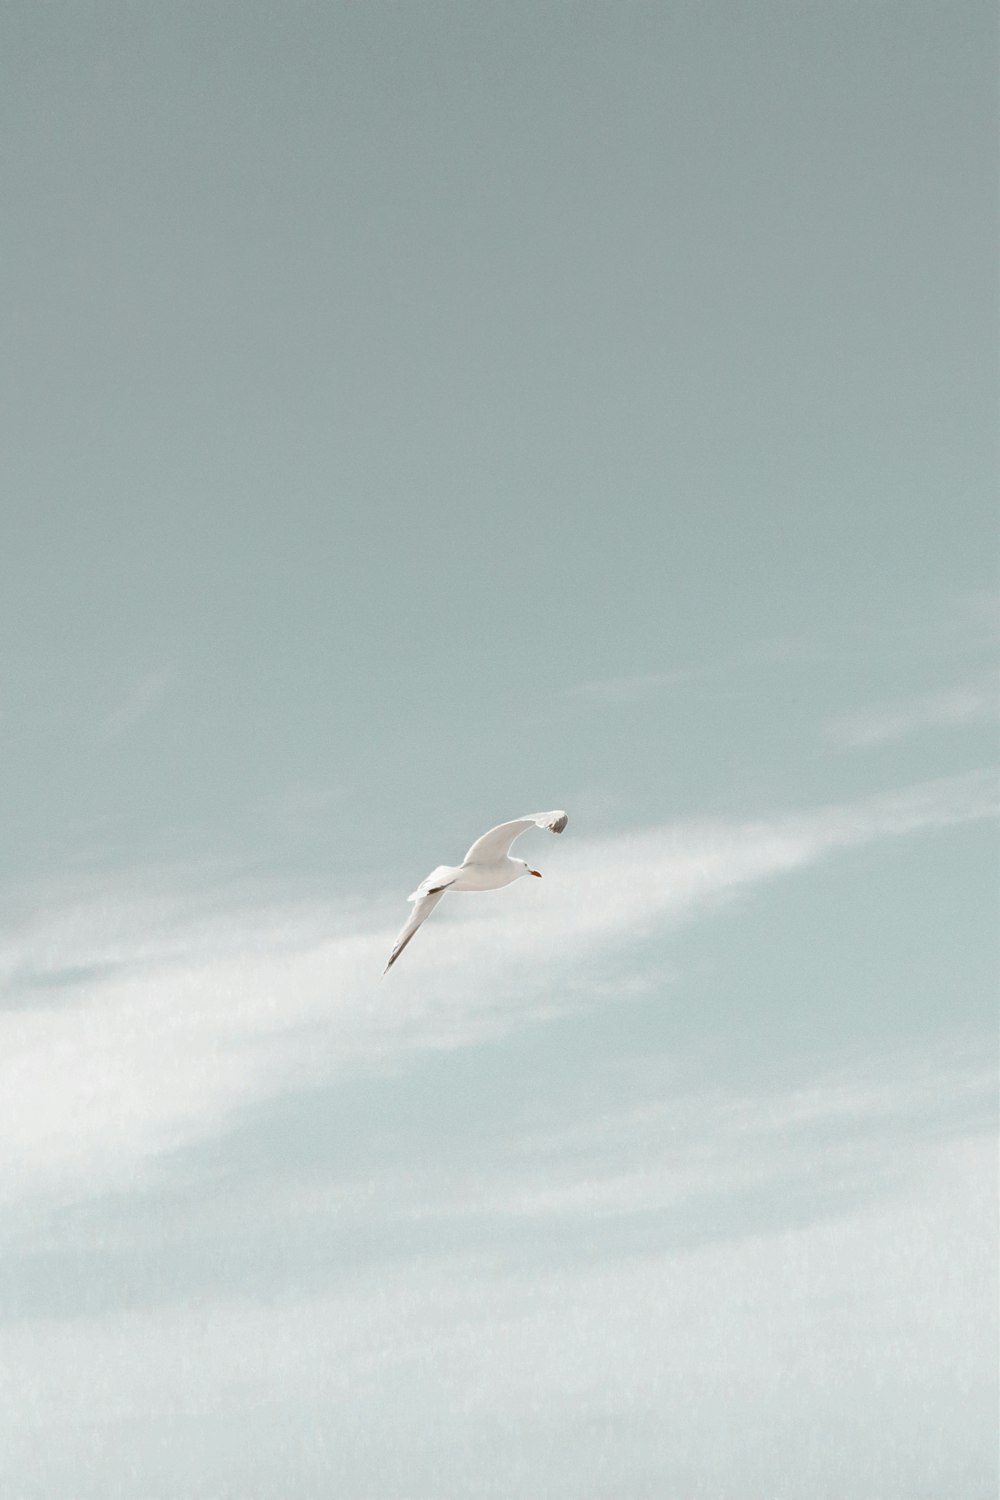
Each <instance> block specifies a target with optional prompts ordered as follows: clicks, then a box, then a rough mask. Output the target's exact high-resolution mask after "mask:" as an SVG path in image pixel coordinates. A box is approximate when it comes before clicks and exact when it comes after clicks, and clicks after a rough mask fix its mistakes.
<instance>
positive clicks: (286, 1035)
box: [0, 774, 996, 1206]
mask: <svg viewBox="0 0 1000 1500" xmlns="http://www.w3.org/2000/svg"><path fill="white" fill-rule="evenodd" d="M995 811H996V789H995V786H994V782H993V779H992V778H991V777H989V776H987V775H985V774H983V775H978V774H974V775H969V776H965V777H958V778H953V779H948V780H943V781H939V782H931V783H926V784H923V785H920V786H917V787H913V788H910V789H907V790H905V791H901V792H893V793H888V794H885V795H882V796H879V797H874V798H869V799H865V800H862V801H859V802H854V803H847V804H843V805H833V806H827V807H820V808H815V809H811V810H808V811H804V812H797V813H790V814H787V815H783V816H778V817H774V818H772V819H769V820H760V821H754V822H748V823H743V824H736V825H733V824H722V823H720V824H716V825H712V824H704V823H698V824H687V825H685V824H681V825H674V826H666V827H661V828H656V829H652V830H647V831H645V832H641V833H636V834H631V835H623V836H620V837H616V838H608V839H603V840H583V839H576V840H575V841H574V839H573V837H572V827H571V830H570V833H569V834H568V835H567V836H566V837H565V838H564V839H562V840H560V841H559V842H558V843H556V842H555V841H553V842H552V843H551V844H550V846H549V847H548V848H547V849H546V851H545V852H546V854H547V855H548V857H549V861H550V863H549V865H548V866H547V868H548V869H550V870H551V872H552V876H553V877H555V878H551V879H549V880H546V881H543V882H541V883H540V885H539V884H538V883H536V882H531V883H530V884H531V887H532V889H531V890H530V891H529V890H527V889H526V888H525V886H524V885H517V886H514V887H512V888H511V889H510V890H509V891H508V892H504V893H502V895H501V896H500V897H498V898H497V899H496V900H494V901H489V902H487V901H483V902H478V903H469V905H467V906H463V905H462V903H461V900H460V898H456V900H455V903H454V905H453V907H452V909H451V911H450V913H449V914H448V915H449V916H450V920H448V919H447V918H445V919H442V915H441V914H439V915H438V916H436V917H435V919H434V926H433V929H432V928H431V927H428V929H427V930H426V931H425V932H422V933H421V935H420V939H419V940H418V942H415V943H414V944H413V946H412V948H411V949H410V950H408V951H407V954H406V965H405V967H404V966H403V964H402V963H401V964H400V965H399V966H397V968H396V969H394V970H393V971H392V973H391V974H390V975H389V976H388V978H387V979H386V980H385V981H384V982H380V981H379V979H378V978H377V976H378V975H379V973H380V971H381V967H382V963H383V961H384V957H385V952H386V948H387V945H388V943H389V942H390V941H391V937H392V935H393V933H394V932H395V929H396V926H397V925H398V920H399V915H400V909H399V904H398V903H396V902H391V903H390V902H386V903H373V904H371V905H369V906H364V905H359V904H358V903H356V902H353V901H349V900H344V901H342V902H341V903H340V904H339V905H336V904H334V903H331V902H317V901H301V902H296V903H292V904H289V903H288V902H287V901H283V900H282V899H281V898H280V896H272V897H271V898H270V899H267V898H266V897H264V896H262V895H258V896H257V897H255V898H252V899H251V898H248V897H247V896H246V895H245V894H240V893H238V892H233V891H229V892H226V891H225V890H223V891H217V892H216V893H215V894H214V897H212V896H211V893H210V892H209V891H208V890H207V889H206V888H205V887H204V886H202V887H200V888H199V887H198V886H194V887H193V888H192V889H190V890H188V889H185V886H184V884H183V883H180V882H179V883H178V885H177V886H176V888H175V889H173V890H167V891H162V890H161V891H160V892H157V891H156V890H155V889H154V888H151V889H149V890H147V891H146V892H145V893H144V892H143V891H142V890H141V889H139V888H138V887H136V888H133V889H132V890H131V891H129V890H125V889H123V890H119V891H116V892H113V893H112V892H108V891H106V890H104V889H102V890H101V891H100V892H97V893H94V894H86V895H80V896H79V897H77V898H76V899H75V900H63V901H62V903H60V904H56V903H52V902H50V903H49V904H48V906H47V908H46V909H45V910H44V912H43V914H42V915H40V916H36V917H33V918H31V919H30V920H29V919H23V920H22V921H21V922H20V924H18V923H17V921H16V920H15V919H14V918H12V919H11V922H10V926H9V929H8V938H7V945H6V951H5V953H4V954H3V955H2V959H3V968H4V970H5V971H6V977H7V988H8V991H9V992H10V993H11V995H12V997H13V999H14V1001H15V1002H16V1003H15V1004H14V1006H13V1008H8V1009H7V1010H5V1011H3V1012H2V1013H0V1137H2V1138H3V1140H4V1142H5V1151H4V1153H3V1156H2V1158H0V1194H2V1196H3V1198H4V1200H5V1201H6V1202H7V1203H8V1205H10V1206H13V1205H14V1204H15V1203H17V1202H19V1201H20V1202H25V1203H27V1202H31V1201H34V1200H37V1199H40V1200H41V1201H49V1202H59V1201H72V1200H74V1199H79V1198H86V1197H87V1196H89V1195H91V1194H94V1193H99V1192H101V1191H104V1190H107V1189H109V1188H112V1187H114V1186H116V1185H120V1184H121V1183H123V1182H129V1181H132V1180H133V1179H134V1178H135V1175H136V1174H142V1173H148V1172H149V1171H151V1170H155V1164H156V1161H157V1159H158V1158H159V1157H161V1156H162V1155H164V1154H165V1153H169V1152H171V1151H174V1150H176V1149H177V1148H179V1147H181V1146H184V1145H186V1144H190V1143H192V1142H195V1141H197V1140H200V1139H203V1138H205V1137H206V1136H211V1135H212V1134H213V1133H215V1132H218V1131H219V1130H221V1129H223V1128H225V1126H226V1124H227V1122H228V1121H230V1120H231V1119H232V1118H233V1116H234V1114H235V1113H236V1112H237V1111H239V1110H240V1109H243V1108H246V1107H247V1106H249V1105H250V1104H252V1103H254V1102H259V1101H261V1100H264V1099H266V1098H268V1097H271V1096H274V1095H277V1094H279V1093H281V1092H282V1091H283V1090H285V1089H288V1088H295V1087H307V1086H309V1085H310V1084H311V1083H313V1082H316V1081H322V1080H326V1079H330V1078H336V1077H343V1076H347V1075H350V1074H355V1075H356V1074H357V1073H358V1072H364V1071H370V1070H384V1069H393V1068H398V1067H400V1066H402V1065H403V1064H404V1062H405V1059H406V1057H407V1055H408V1054H409V1053H411V1052H413V1051H414V1050H426V1049H435V1048H438V1049H441V1048H444V1049H447V1048H456V1047H461V1046H465V1045H469V1044H472V1043H475V1042H476V1041H479V1040H482V1039H483V1038H485V1037H489V1036H496V1035H500V1034H502V1033H503V1032H505V1031H508V1030H510V1029H512V1028H517V1027H519V1026H523V1025H525V1024H526V1023H528V1022H529V1021H531V1020H532V1019H533V1018H535V1017H538V1016H541V1015H552V1014H553V1013H559V1012H560V1011H569V1010H573V1009H576V1008H577V1007H580V1006H589V1005H593V1004H600V1003H602V997H601V994H600V991H599V990H595V989H594V988H593V986H592V985H591V983H590V977H589V973H588V970H587V965H588V961H589V960H592V959H593V958H594V957H596V956H599V955H601V954H602V953H604V952H606V951H609V950H612V949H616V948H620V947H621V946H623V945H625V944H633V943H637V942H639V941H640V940H642V939H650V938H655V939H656V943H657V945H656V952H655V957H654V958H653V960H652V961H653V962H654V963H659V962H661V961H662V957H663V949H664V945H665V944H666V943H667V942H668V940H669V936H670V933H671V931H672V930H673V929H674V928H675V927H676V926H677V925H678V924H680V923H683V922H688V921H691V920H693V919H694V918H696V917H697V916H699V915H700V914H702V913H704V912H706V911H708V910H710V909H711V907H712V906H713V904H715V903H717V902H718V901H720V900H723V899H726V898H728V897H731V896H732V895H734V894H735V893H737V892H739V891H740V890H743V889H748V888H751V887H752V886H754V885H755V884H757V883H759V882H761V881H764V880H768V879H770V878H772V877H773V876H775V875H778V874H781V873H783V872H788V871H791V870H794V869H796V868H802V867H805V866H807V865H810V864H813V863H814V862H816V861H817V860H820V859H823V858H825V857H826V856H828V855H829V854H832V853H834V852H836V851H838V850H843V849H849V848H851V847H859V846H861V845H864V844H868V843H871V842H873V841H876V840H879V839H883V838H888V837H894V836H897V835H904V834H909V833H916V832H918V831H921V830H929V829H933V828H940V827H946V826H948V825H950V824H954V823H958V822H963V821H968V820H970V819H978V818H984V817H991V816H994V815H995ZM539 858H540V859H541V856H540V855H539ZM505 898H506V899H505ZM213 902H214V909H213ZM650 961H651V960H650V956H649V953H648V951H647V952H645V953H640V956H639V957H638V959H637V962H638V963H640V964H647V965H648V963H649V962H650ZM484 974H486V975H488V976H489V978H488V980H487V982H485V983H484V982H483V976H484Z"/></svg>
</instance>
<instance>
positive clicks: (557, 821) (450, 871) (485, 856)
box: [382, 812, 567, 974]
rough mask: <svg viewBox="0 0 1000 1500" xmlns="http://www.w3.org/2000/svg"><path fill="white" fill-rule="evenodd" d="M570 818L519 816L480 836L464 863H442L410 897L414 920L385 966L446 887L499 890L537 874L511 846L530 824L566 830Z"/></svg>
mask: <svg viewBox="0 0 1000 1500" xmlns="http://www.w3.org/2000/svg"><path fill="white" fill-rule="evenodd" d="M566 823H567V818H566V814H565V813H564V812H544V813H529V815H528V816H527V817H526V818H515V819H514V820H513V822H511V823H498V824H497V826H496V828H491V829H490V831H489V833H484V834H483V836H482V838H481V839H476V842H475V843H474V844H473V845H472V848H471V849H470V850H469V852H468V854H467V855H466V856H465V858H464V859H463V861H462V863H461V864H460V865H438V867H437V869H436V870H432V871H431V873H430V874H429V875H428V877H427V879H426V880H422V881H421V882H420V884H419V885H418V886H417V888H416V890H415V891H414V892H413V893H412V895H410V896H408V897H407V900H408V901H412V902H414V903H415V904H414V907H413V910H412V912H411V913H410V920H409V921H408V922H407V923H406V925H405V927H404V928H403V930H402V932H401V933H400V934H399V937H398V938H397V939H396V945H395V947H394V948H393V950H392V952H391V953H390V955H389V962H388V963H387V964H386V966H385V968H384V969H383V970H382V972H383V974H388V972H389V970H390V969H391V968H392V966H393V964H394V963H395V962H396V959H397V958H398V957H399V955H400V954H401V953H402V951H403V949H404V948H405V947H406V945H407V943H408V942H409V941H410V939H411V938H412V937H413V935H414V933H415V932H416V930H417V928H418V927H419V926H420V925H421V924H422V923H423V922H426V920H427V918H428V917H429V916H430V914H431V912H432V911H433V910H434V908H435V906H437V904H438V902H439V901H440V900H441V897H442V896H443V895H444V893H445V891H496V890H499V888H500V886H502V885H510V884H511V882H512V881H515V880H520V878H521V876H522V875H537V876H538V878H539V880H540V879H541V878H542V877H541V871H540V870H533V869H532V868H531V866H530V865H527V864H525V862H524V860H523V859H511V858H510V856H509V855H508V852H507V851H508V850H509V849H510V846H511V844H512V843H513V842H514V840H515V839H516V838H517V836H518V834H519V833H523V832H524V830H525V829H526V828H547V829H548V830H549V832H550V833H562V831H563V829H564V828H565V827H566Z"/></svg>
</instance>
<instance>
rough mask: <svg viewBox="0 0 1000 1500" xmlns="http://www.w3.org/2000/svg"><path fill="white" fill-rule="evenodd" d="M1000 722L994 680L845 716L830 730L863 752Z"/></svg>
mask: <svg viewBox="0 0 1000 1500" xmlns="http://www.w3.org/2000/svg"><path fill="white" fill-rule="evenodd" d="M997 718H1000V684H998V682H997V679H996V678H995V677H991V678H989V679H987V680H985V681H977V682H969V683H965V684H963V685H962V686H960V687H954V688H948V689H946V690H945V691H944V692H940V693H926V694H923V695H921V696H919V697H914V698H903V699H900V700H898V701H897V702H895V703H888V704H883V705H880V706H877V707H871V708H866V709H860V710H858V711H857V712H856V713H851V714H844V715H842V716H841V717H839V718H836V719H833V720H831V722H830V724H829V725H828V729H829V733H830V735H831V737H832V738H833V739H835V740H837V741H838V742H839V743H840V744H842V745H846V746H847V747H849V748H850V749H854V750H863V749H867V748H868V747H870V746H873V745H885V744H888V743H889V742H890V741H892V740H901V739H904V738H905V737H906V736H907V735H910V734H915V733H916V732H917V731H919V730H922V729H950V728H955V727H957V726H960V725H963V724H973V723H977V722H980V721H983V720H988V719H997Z"/></svg>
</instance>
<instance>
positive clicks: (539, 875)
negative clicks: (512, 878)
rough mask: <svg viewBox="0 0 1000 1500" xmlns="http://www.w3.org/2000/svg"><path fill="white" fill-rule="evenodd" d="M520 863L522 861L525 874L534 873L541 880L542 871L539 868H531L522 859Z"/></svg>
mask: <svg viewBox="0 0 1000 1500" xmlns="http://www.w3.org/2000/svg"><path fill="white" fill-rule="evenodd" d="M521 863H522V865H524V873H525V875H535V876H537V877H538V879H539V880H541V878H542V872H541V870H533V869H532V868H531V866H530V865H529V864H526V863H525V861H524V860H523V859H522V860H521Z"/></svg>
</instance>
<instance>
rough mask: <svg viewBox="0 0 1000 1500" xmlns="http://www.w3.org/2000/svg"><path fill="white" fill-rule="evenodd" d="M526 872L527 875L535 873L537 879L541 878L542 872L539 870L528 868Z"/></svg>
mask: <svg viewBox="0 0 1000 1500" xmlns="http://www.w3.org/2000/svg"><path fill="white" fill-rule="evenodd" d="M528 874H529V875H537V876H538V878H539V880H541V878H542V872H541V870H529V871H528Z"/></svg>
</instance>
